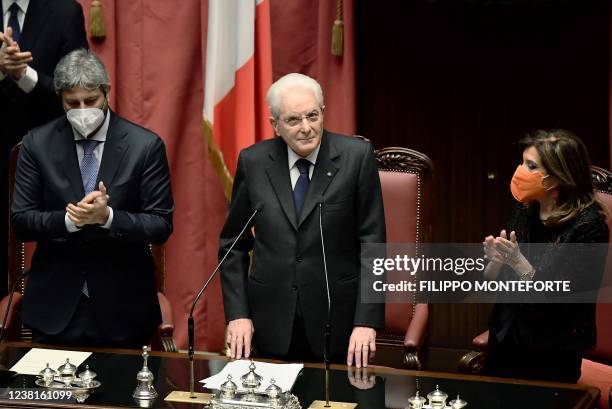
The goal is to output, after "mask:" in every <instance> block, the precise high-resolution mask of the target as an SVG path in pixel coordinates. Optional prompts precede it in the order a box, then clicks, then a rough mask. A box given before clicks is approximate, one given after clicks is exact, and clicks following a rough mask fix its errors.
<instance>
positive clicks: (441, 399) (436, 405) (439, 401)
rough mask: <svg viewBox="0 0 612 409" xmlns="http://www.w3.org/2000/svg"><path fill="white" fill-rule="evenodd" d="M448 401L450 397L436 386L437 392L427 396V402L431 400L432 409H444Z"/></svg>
mask: <svg viewBox="0 0 612 409" xmlns="http://www.w3.org/2000/svg"><path fill="white" fill-rule="evenodd" d="M446 399H448V395H447V394H446V393H444V392H442V391H441V390H440V388H439V387H438V385H436V390H435V391H433V392H430V393H428V394H427V400H429V406H430V407H431V409H444V408H446Z"/></svg>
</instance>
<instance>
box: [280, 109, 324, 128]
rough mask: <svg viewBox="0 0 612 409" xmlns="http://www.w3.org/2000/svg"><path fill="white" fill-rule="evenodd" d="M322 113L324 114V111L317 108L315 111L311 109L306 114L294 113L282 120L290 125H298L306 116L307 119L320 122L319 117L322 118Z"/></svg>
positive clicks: (311, 121)
mask: <svg viewBox="0 0 612 409" xmlns="http://www.w3.org/2000/svg"><path fill="white" fill-rule="evenodd" d="M321 110H322V108H321ZM321 115H322V111H319V110H318V109H315V110H313V111H310V112H309V113H307V114H306V115H292V116H290V117H289V118H285V119H283V120H282V121H283V122H284V123H286V124H287V125H289V126H298V125H299V124H301V123H302V122H303V121H304V118H306V120H307V121H308V122H309V123H311V124H312V123H315V122H318V121H319V119H321Z"/></svg>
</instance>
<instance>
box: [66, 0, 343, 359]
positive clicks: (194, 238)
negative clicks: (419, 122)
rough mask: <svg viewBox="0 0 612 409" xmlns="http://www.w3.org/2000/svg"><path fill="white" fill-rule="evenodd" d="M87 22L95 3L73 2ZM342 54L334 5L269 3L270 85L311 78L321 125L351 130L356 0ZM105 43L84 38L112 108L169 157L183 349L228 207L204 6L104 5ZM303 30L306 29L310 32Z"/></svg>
mask: <svg viewBox="0 0 612 409" xmlns="http://www.w3.org/2000/svg"><path fill="white" fill-rule="evenodd" d="M78 1H79V2H80V3H81V4H82V5H83V10H84V12H85V19H86V21H88V19H89V9H90V6H91V0H78ZM343 3H344V24H345V33H344V40H345V43H344V55H343V56H342V57H335V56H332V55H331V52H330V49H331V29H332V25H333V21H334V19H335V14H336V2H335V1H310V0H299V1H295V2H293V1H292V2H286V1H283V0H272V2H271V13H272V17H271V20H272V22H271V25H272V58H273V68H274V74H275V79H276V78H278V77H279V76H281V75H283V74H286V73H288V72H293V71H299V72H303V73H306V74H308V75H311V76H313V77H315V78H317V79H318V80H319V81H320V82H321V85H322V86H323V90H324V92H325V98H326V107H327V108H326V127H327V128H328V129H330V130H334V131H338V132H345V133H349V134H352V133H354V131H355V91H354V44H353V32H352V30H353V24H352V22H353V18H352V13H353V11H352V1H347V0H345V1H344V2H343ZM102 5H103V9H104V20H105V25H106V33H107V34H106V38H105V39H103V40H102V41H96V40H92V39H90V45H91V48H92V49H93V50H94V52H96V53H97V54H98V55H100V56H101V58H102V59H103V61H104V63H105V64H106V67H107V69H108V71H109V73H110V75H111V81H112V88H111V94H110V100H111V107H112V109H114V110H115V111H116V112H117V113H118V114H119V115H122V116H123V117H126V118H127V119H129V120H132V121H134V122H137V123H138V124H141V125H142V126H145V127H147V128H149V129H151V130H153V131H154V132H156V133H158V134H159V135H160V136H161V137H162V139H163V140H164V142H165V143H166V148H167V152H168V159H169V162H170V171H171V176H172V190H173V195H174V200H175V205H176V208H175V213H174V233H173V234H172V236H171V237H170V240H169V241H168V244H167V252H166V271H167V278H166V295H167V296H168V298H169V299H170V302H171V303H172V306H173V309H174V321H175V334H174V335H175V340H176V341H177V344H178V346H179V348H185V347H186V343H187V330H186V317H187V313H188V310H189V307H190V306H191V302H192V300H193V298H194V296H195V294H196V293H197V291H198V290H199V288H200V286H201V285H202V283H203V282H204V280H205V279H206V277H208V275H209V274H210V272H212V269H213V268H214V266H215V264H216V262H217V251H218V238H219V233H220V231H221V227H222V225H223V221H224V218H225V212H226V209H227V203H226V200H225V197H224V194H223V192H222V190H221V187H220V184H219V182H218V179H217V176H216V174H215V172H214V171H213V169H212V168H211V167H210V165H209V163H208V159H207V152H206V145H205V140H204V138H203V136H202V110H203V87H204V84H203V73H204V68H205V61H204V59H205V55H206V25H207V24H206V22H207V18H208V17H207V6H208V4H207V1H198V0H185V1H181V2H180V6H177V3H176V2H169V1H165V0H149V1H144V0H139V1H119V0H102ZM303 23H308V24H307V27H305V25H304V24H303ZM194 316H195V321H196V331H197V334H196V340H197V349H199V350H208V351H219V350H221V348H222V346H223V335H224V326H225V318H224V315H223V306H222V302H221V289H220V281H219V279H218V278H217V279H215V280H214V281H213V283H212V285H211V287H210V288H209V289H208V291H207V294H206V296H205V297H204V298H203V299H202V300H201V301H200V304H199V306H198V308H197V309H196V311H195V314H194Z"/></svg>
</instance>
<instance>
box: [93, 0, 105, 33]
mask: <svg viewBox="0 0 612 409" xmlns="http://www.w3.org/2000/svg"><path fill="white" fill-rule="evenodd" d="M89 36H90V37H91V38H104V37H106V28H105V27H104V10H103V9H102V3H101V2H100V0H93V1H92V2H91V7H90V8H89Z"/></svg>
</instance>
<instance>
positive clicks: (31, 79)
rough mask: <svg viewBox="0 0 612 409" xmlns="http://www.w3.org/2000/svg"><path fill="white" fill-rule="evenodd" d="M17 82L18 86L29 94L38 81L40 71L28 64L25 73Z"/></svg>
mask: <svg viewBox="0 0 612 409" xmlns="http://www.w3.org/2000/svg"><path fill="white" fill-rule="evenodd" d="M16 82H17V86H18V87H19V88H21V90H22V91H23V92H25V93H26V94H29V93H30V92H31V91H32V90H33V89H34V87H35V86H36V84H37V83H38V73H37V72H36V70H35V69H34V68H32V67H30V66H29V65H28V67H27V68H26V72H25V75H24V76H23V77H21V79H20V80H19V81H16Z"/></svg>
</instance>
